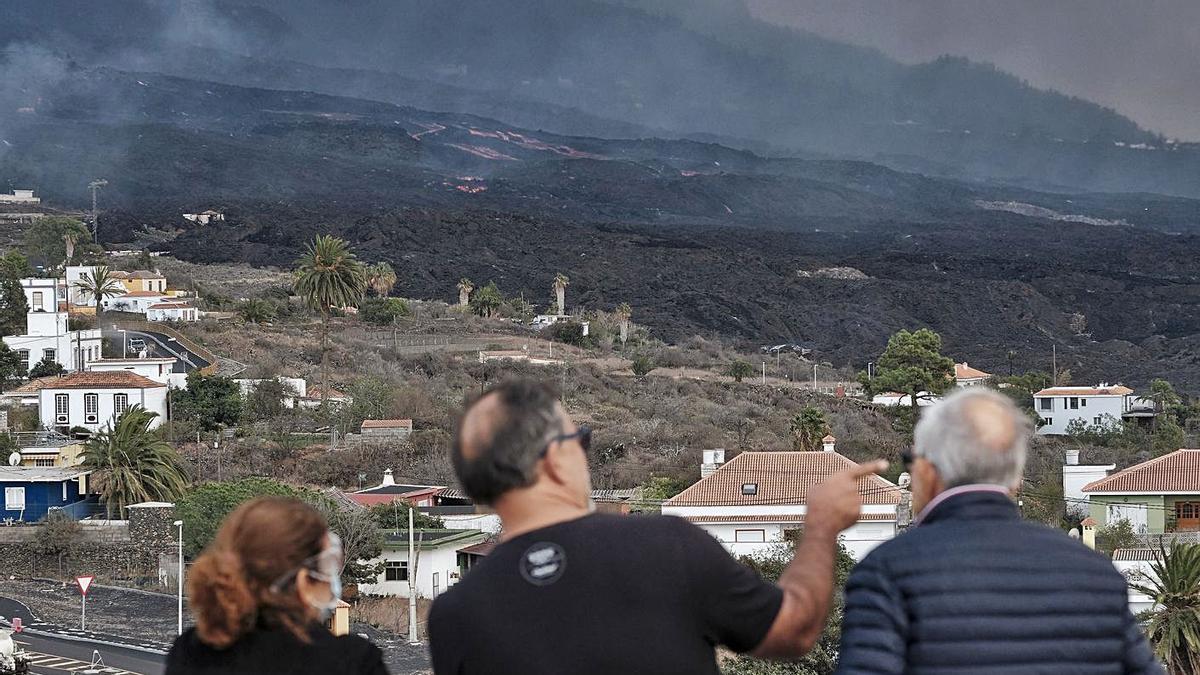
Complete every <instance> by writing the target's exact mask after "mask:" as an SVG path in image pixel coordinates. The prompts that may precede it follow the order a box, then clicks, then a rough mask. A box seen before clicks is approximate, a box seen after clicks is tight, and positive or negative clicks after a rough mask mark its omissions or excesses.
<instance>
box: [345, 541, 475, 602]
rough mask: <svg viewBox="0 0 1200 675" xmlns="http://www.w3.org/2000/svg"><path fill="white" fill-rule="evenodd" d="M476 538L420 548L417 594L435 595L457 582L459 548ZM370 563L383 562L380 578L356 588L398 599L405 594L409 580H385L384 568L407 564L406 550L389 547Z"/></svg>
mask: <svg viewBox="0 0 1200 675" xmlns="http://www.w3.org/2000/svg"><path fill="white" fill-rule="evenodd" d="M478 541H480V540H479V539H476V540H474V541H468V542H466V543H463V542H461V541H459V542H455V543H454V544H453V545H451V546H444V547H441V548H435V549H428V550H423V551H420V555H419V556H418V557H417V596H418V597H421V598H435V597H437V596H438V595H440V594H441V593H443V592H445V590H446V589H447V588H448V587H449V586H451V585H453V584H455V583H457V582H458V550H459V549H461V548H465V547H467V546H469V545H471V544H474V543H478ZM371 562H372V564H374V563H379V562H382V563H384V566H385V567H384V571H383V572H380V573H379V580H378V581H377V582H376V583H373V584H359V585H358V589H359V590H360V591H361V592H363V593H367V594H370V595H395V596H399V597H401V598H407V597H408V582H407V581H388V580H387V576H388V572H387V567H388V566H389V564H390V565H392V566H395V565H399V564H401V563H403V564H407V563H408V549H407V548H400V549H389V548H385V549H384V550H383V555H381V556H380V557H378V558H375V559H374V560H372V561H371Z"/></svg>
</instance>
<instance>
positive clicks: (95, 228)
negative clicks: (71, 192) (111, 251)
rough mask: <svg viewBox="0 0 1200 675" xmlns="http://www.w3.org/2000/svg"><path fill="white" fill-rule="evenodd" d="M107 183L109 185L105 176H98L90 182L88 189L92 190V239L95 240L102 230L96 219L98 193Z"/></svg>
mask: <svg viewBox="0 0 1200 675" xmlns="http://www.w3.org/2000/svg"><path fill="white" fill-rule="evenodd" d="M105 185H108V181H106V180H104V179H103V178H97V179H96V180H94V181H92V182H90V183H88V189H89V190H91V191H92V241H93V242H95V241H96V235H97V233H98V232H99V230H100V223H99V221H97V220H96V193H97V192H99V191H100V188H102V187H104V186H105Z"/></svg>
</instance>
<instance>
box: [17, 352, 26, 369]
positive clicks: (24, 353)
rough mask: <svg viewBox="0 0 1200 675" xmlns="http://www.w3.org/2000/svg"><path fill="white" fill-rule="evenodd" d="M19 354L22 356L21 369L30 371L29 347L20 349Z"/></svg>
mask: <svg viewBox="0 0 1200 675" xmlns="http://www.w3.org/2000/svg"><path fill="white" fill-rule="evenodd" d="M17 356H19V357H21V370H22V371H24V372H26V373H28V372H29V350H28V349H18V350H17Z"/></svg>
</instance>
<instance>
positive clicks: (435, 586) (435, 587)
mask: <svg viewBox="0 0 1200 675" xmlns="http://www.w3.org/2000/svg"><path fill="white" fill-rule="evenodd" d="M438 581H439V580H438V573H437V572H434V573H433V597H435V598H436V597H437V596H438V591H439V590H441V589H440V588H438V586H439V585H440V584H439V583H438Z"/></svg>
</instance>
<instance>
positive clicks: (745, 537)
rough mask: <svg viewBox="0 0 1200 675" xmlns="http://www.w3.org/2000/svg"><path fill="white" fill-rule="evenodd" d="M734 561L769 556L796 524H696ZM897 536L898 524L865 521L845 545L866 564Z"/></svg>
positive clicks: (844, 538) (844, 540)
mask: <svg viewBox="0 0 1200 675" xmlns="http://www.w3.org/2000/svg"><path fill="white" fill-rule="evenodd" d="M696 526H697V527H699V528H700V529H702V530H704V531H705V532H707V533H709V534H710V535H712V536H713V538H715V539H716V540H717V541H719V542H721V545H722V546H724V547H725V550H727V551H729V553H730V555H733V556H734V557H739V556H744V555H755V554H757V553H763V552H768V551H770V550H771V548H772V547H774V546H775V545H777V544H779V543H780V542H782V541H784V532H785V530H792V529H797V528H798V527H800V526H799V525H797V524H795V523H696ZM895 536H896V521H894V520H892V521H875V520H871V521H861V522H858V523H855V524H854V525H851V526H850V527H849V528H847V529H846V530H844V531H842V533H841V540H842V544H844V545H845V546H846V550H847V551H849V552H850V555H852V556H854V559H855V560H862V559H863V557H864V556H866V555H867V554H868V553H870V552H871V550H872V549H874V548H875V547H876V546H878V545H880V544H882V543H883V542H885V541H887V540H889V539H892V538H893V537H895Z"/></svg>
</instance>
